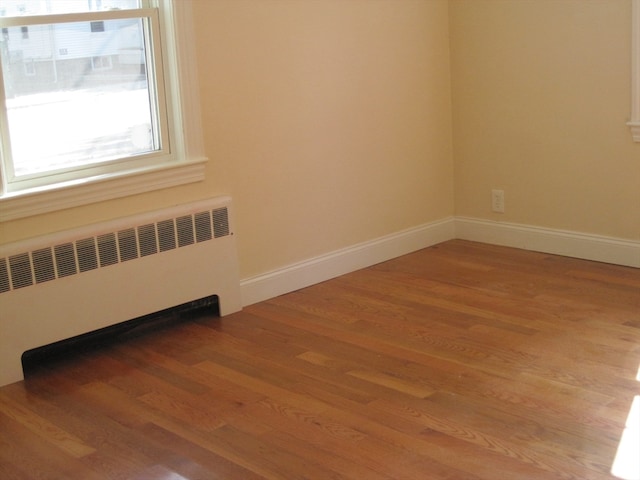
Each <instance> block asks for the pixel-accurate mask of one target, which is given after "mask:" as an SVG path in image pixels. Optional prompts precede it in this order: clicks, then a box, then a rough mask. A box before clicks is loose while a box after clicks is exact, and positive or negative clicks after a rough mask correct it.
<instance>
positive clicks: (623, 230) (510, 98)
mask: <svg viewBox="0 0 640 480" xmlns="http://www.w3.org/2000/svg"><path fill="white" fill-rule="evenodd" d="M630 9H631V2H630V1H628V0H553V1H540V0H518V1H514V0H482V1H479V0H452V2H451V3H450V28H451V39H452V40H451V50H452V57H451V58H452V79H453V82H452V85H453V87H452V90H453V119H454V158H455V187H456V214H457V215H461V216H469V217H474V218H483V219H491V220H499V221H506V222H515V223H521V224H528V225H535V226H542V227H548V228H555V229H565V230H573V231H577V232H587V233H593V234H599V235H606V236H612V237H618V238H622V239H633V240H638V239H640V144H638V143H635V144H634V143H633V142H632V140H631V134H630V132H629V129H628V127H626V126H625V122H626V121H627V120H628V119H629V115H630V22H631V20H630ZM492 188H501V189H504V190H505V193H506V213H505V214H503V215H500V214H495V213H492V212H491V210H490V191H491V189H492Z"/></svg>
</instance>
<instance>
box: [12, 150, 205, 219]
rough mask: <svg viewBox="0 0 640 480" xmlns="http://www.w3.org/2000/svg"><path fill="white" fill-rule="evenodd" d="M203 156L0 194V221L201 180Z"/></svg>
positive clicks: (203, 165) (203, 170) (203, 163)
mask: <svg viewBox="0 0 640 480" xmlns="http://www.w3.org/2000/svg"><path fill="white" fill-rule="evenodd" d="M206 162H207V159H206V158H201V159H198V160H193V161H189V162H181V163H177V164H172V165H169V166H167V165H165V166H161V167H151V168H147V169H143V170H138V171H133V172H131V171H130V172H126V173H120V174H110V175H102V176H97V177H93V178H87V179H82V180H76V181H73V182H68V183H64V184H58V185H53V186H49V187H40V188H34V189H32V190H25V191H21V192H11V193H5V194H3V195H1V196H0V222H6V221H9V220H15V219H18V218H24V217H30V216H33V215H39V214H42V213H48V212H53V211H55V210H62V209H65V208H71V207H77V206H80V205H87V204H90V203H95V202H101V201H104V200H111V199H114V198H120V197H125V196H129V195H135V194H138V193H144V192H150V191H153V190H160V189H163V188H168V187H174V186H177V185H184V184H187V183H194V182H199V181H202V180H204V172H205V166H206Z"/></svg>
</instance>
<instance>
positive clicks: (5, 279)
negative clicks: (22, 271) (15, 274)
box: [0, 258, 11, 293]
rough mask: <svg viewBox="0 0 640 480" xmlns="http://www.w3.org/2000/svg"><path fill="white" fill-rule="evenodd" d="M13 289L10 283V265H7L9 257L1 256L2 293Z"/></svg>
mask: <svg viewBox="0 0 640 480" xmlns="http://www.w3.org/2000/svg"><path fill="white" fill-rule="evenodd" d="M10 289H11V286H10V285H9V267H7V259H6V258H0V293H4V292H8V291H9V290H10Z"/></svg>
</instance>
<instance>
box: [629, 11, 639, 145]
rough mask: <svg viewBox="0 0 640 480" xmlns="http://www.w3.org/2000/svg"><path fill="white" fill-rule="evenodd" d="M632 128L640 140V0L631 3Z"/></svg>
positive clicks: (634, 136)
mask: <svg viewBox="0 0 640 480" xmlns="http://www.w3.org/2000/svg"><path fill="white" fill-rule="evenodd" d="M631 8H632V10H631V18H632V20H631V120H630V121H629V122H628V123H627V125H629V128H631V135H632V136H633V141H634V142H640V0H633V1H632V3H631Z"/></svg>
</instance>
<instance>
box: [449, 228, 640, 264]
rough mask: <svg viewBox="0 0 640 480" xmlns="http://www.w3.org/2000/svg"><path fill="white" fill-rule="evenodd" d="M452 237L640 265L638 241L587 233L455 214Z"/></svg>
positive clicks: (601, 260) (567, 255) (599, 260)
mask: <svg viewBox="0 0 640 480" xmlns="http://www.w3.org/2000/svg"><path fill="white" fill-rule="evenodd" d="M455 225H456V228H455V238H458V239H461V240H471V241H475V242H482V243H491V244H494V245H503V246H506V247H515V248H522V249H524V250H533V251H537V252H544V253H551V254H555V255H563V256H566V257H574V258H582V259H585V260H594V261H597V262H604V263H613V264H616V265H623V266H627V267H636V268H640V242H638V241H633V240H621V239H618V238H614V237H605V236H601V235H593V234H587V233H579V232H572V231H567V230H556V229H551V228H542V227H532V226H529V225H520V224H516V223H503V222H494V221H491V220H480V219H475V218H467V217H456V219H455Z"/></svg>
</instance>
